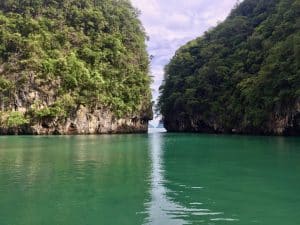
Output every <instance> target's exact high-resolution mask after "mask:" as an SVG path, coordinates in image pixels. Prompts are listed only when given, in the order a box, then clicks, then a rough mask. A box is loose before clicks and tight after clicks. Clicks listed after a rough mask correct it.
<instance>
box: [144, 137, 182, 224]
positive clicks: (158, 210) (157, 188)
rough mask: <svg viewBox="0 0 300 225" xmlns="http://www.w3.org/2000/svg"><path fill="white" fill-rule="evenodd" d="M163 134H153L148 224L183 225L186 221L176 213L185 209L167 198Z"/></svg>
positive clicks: (151, 141) (151, 139)
mask: <svg viewBox="0 0 300 225" xmlns="http://www.w3.org/2000/svg"><path fill="white" fill-rule="evenodd" d="M162 136H163V134H162V133H153V134H152V135H151V136H150V138H149V142H150V146H151V149H150V153H151V162H152V168H151V192H150V193H151V201H150V202H149V203H148V207H149V218H148V222H147V223H146V224H148V225H154V224H164V225H181V224H186V222H185V221H184V219H180V218H176V214H174V212H176V211H177V212H180V211H184V208H183V207H182V206H180V205H179V204H176V202H173V201H171V200H170V199H169V198H168V197H167V192H168V191H169V190H168V189H166V187H165V186H164V185H165V179H164V168H163V156H162V155H163V140H162Z"/></svg>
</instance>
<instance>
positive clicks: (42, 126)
mask: <svg viewBox="0 0 300 225" xmlns="http://www.w3.org/2000/svg"><path fill="white" fill-rule="evenodd" d="M148 120H149V118H148V117H147V116H146V115H145V116H144V117H141V116H140V117H137V116H131V117H130V116H128V117H126V118H121V119H119V118H116V117H115V116H114V115H113V114H112V113H111V112H109V111H106V110H103V109H98V110H94V111H90V110H89V109H87V108H86V107H84V106H80V108H79V109H78V111H76V113H74V115H72V116H70V117H68V118H65V119H60V118H45V119H42V120H36V121H35V122H33V123H31V124H26V125H22V126H19V127H11V128H0V134H2V135H3V134H8V135H11V134H32V135H52V134H54V135H73V134H116V133H144V132H147V129H148Z"/></svg>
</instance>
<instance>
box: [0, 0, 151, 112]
mask: <svg viewBox="0 0 300 225" xmlns="http://www.w3.org/2000/svg"><path fill="white" fill-rule="evenodd" d="M145 40H146V35H145V32H144V29H143V27H142V25H141V23H140V21H139V19H138V11H137V10H136V9H135V8H133V7H132V6H131V4H130V2H129V1H128V0H7V1H1V2H0V97H1V98H0V103H1V107H2V108H1V111H3V112H4V111H7V112H10V111H12V110H14V108H15V105H16V101H18V100H19V99H22V98H23V97H22V94H28V93H30V91H28V89H33V90H34V91H36V92H38V93H39V94H40V96H42V101H44V102H47V101H48V100H47V99H49V98H53V99H54V101H53V102H52V101H50V100H49V102H51V103H49V104H48V105H47V106H43V107H41V105H42V104H43V103H42V102H39V101H35V102H30V101H28V102H26V104H28V105H26V106H25V107H26V108H28V109H30V110H29V111H28V112H26V113H27V114H30V113H31V114H30V116H31V117H47V116H48V117H49V116H62V117H63V116H65V115H68V113H69V112H70V110H72V109H76V107H78V105H85V106H87V107H89V108H99V107H106V108H108V109H109V110H111V111H112V112H113V113H114V114H115V115H116V116H118V117H121V116H124V115H126V114H130V113H135V112H138V111H141V110H142V108H143V107H148V106H149V105H150V104H151V103H150V101H151V91H150V80H151V79H150V77H149V71H148V70H149V68H148V64H149V59H148V54H147V52H146V46H145ZM25 92H26V93H25ZM16 96H17V97H16ZM43 96H44V97H43ZM23 106H24V105H23ZM3 112H2V113H3ZM27 116H28V115H27Z"/></svg>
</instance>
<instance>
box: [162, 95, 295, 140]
mask: <svg viewBox="0 0 300 225" xmlns="http://www.w3.org/2000/svg"><path fill="white" fill-rule="evenodd" d="M164 125H165V127H166V129H167V130H168V131H170V132H200V133H227V134H260V135H286V136H289V135H293V136H295V135H299V134H300V100H298V102H297V103H296V105H295V107H294V108H293V109H291V110H289V111H287V112H285V113H284V114H282V113H273V114H272V115H270V117H269V120H268V122H267V123H266V126H260V127H250V126H249V127H242V128H241V127H240V126H239V124H238V123H237V124H235V125H234V124H233V125H232V126H233V128H232V129H225V128H224V127H222V124H221V123H218V122H217V121H215V120H214V118H211V119H210V120H206V119H203V117H202V116H201V115H196V116H195V117H194V118H193V119H190V118H185V119H182V118H180V119H178V117H176V116H175V117H167V118H165V119H164Z"/></svg>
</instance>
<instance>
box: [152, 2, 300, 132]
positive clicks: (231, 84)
mask: <svg viewBox="0 0 300 225" xmlns="http://www.w3.org/2000/svg"><path fill="white" fill-rule="evenodd" d="M160 91H161V96H160V100H159V104H158V109H159V110H160V111H161V113H162V115H163V116H164V122H165V125H166V126H167V128H169V129H171V130H172V129H173V130H179V129H180V128H179V127H178V126H180V125H178V124H180V123H182V124H183V125H182V126H183V127H182V130H195V129H194V128H195V127H197V126H198V128H199V127H201V126H203V127H209V128H211V130H214V131H219V132H231V131H232V130H233V129H235V128H236V127H238V128H239V129H241V130H244V131H245V132H265V129H266V126H267V123H270V120H272V119H271V117H279V118H280V117H285V116H287V117H288V116H289V114H292V111H293V110H294V109H295V105H296V104H299V103H297V102H299V98H300V1H299V0H244V1H243V2H242V3H240V4H238V5H236V7H235V8H234V9H233V10H232V12H231V13H230V15H229V16H228V18H227V19H226V20H225V21H224V22H223V23H221V24H219V25H218V26H217V27H215V28H213V29H211V30H210V31H208V32H206V33H205V34H204V35H203V36H202V37H199V38H197V39H196V40H193V41H191V42H189V43H187V44H186V45H185V46H183V47H181V48H180V49H179V50H178V51H177V52H176V54H175V56H174V57H173V59H172V60H171V62H170V63H169V64H168V65H167V66H166V68H165V81H164V84H163V85H162V87H161V89H160ZM172 123H173V124H174V123H177V127H176V125H175V128H174V125H172V126H171V124H172ZM195 123H197V124H196V125H195ZM193 127H194V128H193ZM199 130H201V128H199Z"/></svg>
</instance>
